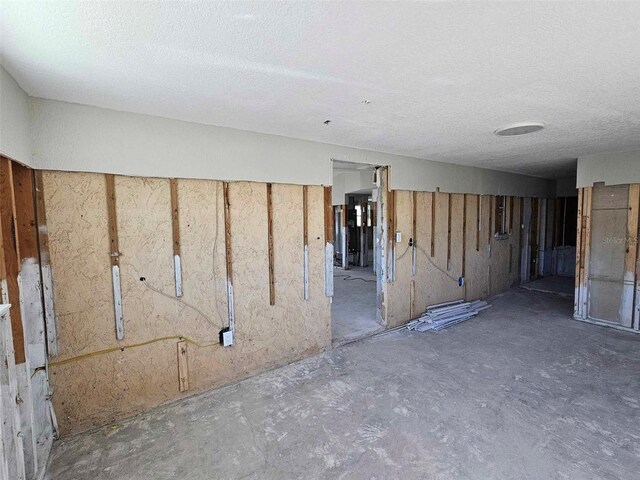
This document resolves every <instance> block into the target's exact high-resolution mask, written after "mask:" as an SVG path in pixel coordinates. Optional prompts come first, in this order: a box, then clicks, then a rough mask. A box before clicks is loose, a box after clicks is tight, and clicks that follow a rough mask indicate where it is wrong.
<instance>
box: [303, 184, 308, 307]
mask: <svg viewBox="0 0 640 480" xmlns="http://www.w3.org/2000/svg"><path fill="white" fill-rule="evenodd" d="M308 211H309V187H308V186H307V185H304V186H303V187H302V249H303V256H304V257H303V261H304V267H303V269H304V272H303V289H304V299H305V300H309V218H308V215H309V213H308Z"/></svg>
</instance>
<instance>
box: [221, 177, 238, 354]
mask: <svg viewBox="0 0 640 480" xmlns="http://www.w3.org/2000/svg"><path fill="white" fill-rule="evenodd" d="M222 192H223V195H224V244H225V245H224V246H225V254H226V266H227V309H228V312H229V330H230V331H231V332H232V334H233V337H234V342H235V329H236V322H235V310H234V299H233V254H232V251H231V203H230V201H229V183H228V182H224V183H223V184H222Z"/></svg>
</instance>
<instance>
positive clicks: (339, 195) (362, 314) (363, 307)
mask: <svg viewBox="0 0 640 480" xmlns="http://www.w3.org/2000/svg"><path fill="white" fill-rule="evenodd" d="M333 178H334V183H333V203H334V206H333V209H334V219H335V230H334V231H335V240H334V252H335V255H334V266H333V276H334V293H333V303H332V305H331V318H332V322H331V333H332V338H333V342H334V344H335V343H344V342H348V341H352V340H355V339H358V338H362V337H365V336H368V335H371V334H372V333H375V332H377V331H379V330H382V328H383V327H382V322H381V321H380V319H379V318H378V315H379V311H378V309H377V308H376V298H377V281H378V280H377V278H378V274H377V271H378V268H377V265H376V249H377V248H380V247H379V246H380V241H379V231H380V229H379V228H378V224H377V218H378V212H377V210H378V203H379V202H378V196H379V190H378V188H377V187H376V167H375V166H373V165H366V164H354V163H349V162H337V161H334V162H333Z"/></svg>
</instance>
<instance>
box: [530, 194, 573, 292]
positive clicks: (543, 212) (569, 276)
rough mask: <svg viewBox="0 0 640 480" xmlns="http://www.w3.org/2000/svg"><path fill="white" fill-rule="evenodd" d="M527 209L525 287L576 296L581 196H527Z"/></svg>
mask: <svg viewBox="0 0 640 480" xmlns="http://www.w3.org/2000/svg"><path fill="white" fill-rule="evenodd" d="M523 208H524V215H523V219H525V220H524V222H523V228H524V229H526V230H527V231H526V232H524V233H525V235H523V239H527V240H526V241H527V245H525V247H526V249H525V250H524V251H525V252H526V255H527V258H526V259H524V260H525V262H526V264H527V266H528V268H525V269H523V278H522V282H523V284H522V287H523V288H526V289H529V290H535V291H541V292H548V293H554V294H557V295H561V296H564V297H567V298H573V296H574V294H575V272H576V234H577V216H578V197H577V196H567V197H557V198H554V199H537V198H533V199H524V201H523Z"/></svg>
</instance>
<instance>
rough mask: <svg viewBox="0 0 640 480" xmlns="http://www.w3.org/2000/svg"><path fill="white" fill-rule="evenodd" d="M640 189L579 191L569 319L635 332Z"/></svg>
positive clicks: (637, 327)
mask: <svg viewBox="0 0 640 480" xmlns="http://www.w3.org/2000/svg"><path fill="white" fill-rule="evenodd" d="M639 225H640V184H631V185H615V186H606V185H603V184H596V185H594V186H593V187H584V188H580V189H579V190H578V232H577V245H576V281H575V303H574V318H576V319H578V320H583V321H588V322H592V323H597V324H600V325H606V326H611V327H615V328H619V329H623V330H627V331H633V332H638V331H639V330H640V318H639V314H640V311H639V308H638V304H639V302H640V300H639V293H640V289H639V285H638V283H639V281H638V280H639V279H638V273H639V263H640V262H639V259H640V258H639V247H638V234H639Z"/></svg>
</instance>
